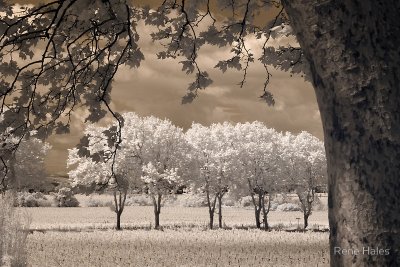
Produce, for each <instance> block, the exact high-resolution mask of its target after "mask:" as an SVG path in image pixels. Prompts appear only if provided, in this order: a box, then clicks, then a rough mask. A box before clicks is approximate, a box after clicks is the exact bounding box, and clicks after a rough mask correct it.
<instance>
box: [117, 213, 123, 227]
mask: <svg viewBox="0 0 400 267" xmlns="http://www.w3.org/2000/svg"><path fill="white" fill-rule="evenodd" d="M121 214H122V212H117V230H121Z"/></svg>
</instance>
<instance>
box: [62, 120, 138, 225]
mask: <svg viewBox="0 0 400 267" xmlns="http://www.w3.org/2000/svg"><path fill="white" fill-rule="evenodd" d="M110 128H112V127H110ZM110 128H106V127H99V126H95V125H89V126H88V127H86V130H85V132H84V135H85V138H86V140H87V142H86V144H87V146H86V147H84V148H83V149H85V150H86V153H85V154H84V155H83V154H81V153H79V150H78V149H77V148H74V149H70V150H69V155H68V162H67V164H68V166H69V167H70V168H71V170H70V171H69V173H68V174H69V177H70V179H72V185H73V186H85V187H90V188H93V189H95V188H96V187H99V188H101V189H104V188H105V187H110V188H111V189H112V191H113V199H114V208H113V210H114V212H115V213H116V220H117V221H116V229H117V230H120V229H121V215H122V212H123V211H124V208H125V201H126V196H127V193H128V190H129V189H131V188H134V187H135V186H137V184H138V183H137V180H136V179H135V178H136V177H137V176H138V175H139V174H138V166H139V165H138V164H137V163H136V162H135V160H134V159H132V158H131V157H128V156H127V155H126V154H125V153H124V152H125V151H124V150H121V151H120V153H118V154H116V160H115V161H113V160H111V155H112V152H111V149H110V148H109V147H108V145H107V142H108V139H107V133H109V129H110ZM113 164H114V166H111V165H113ZM112 170H113V171H112Z"/></svg>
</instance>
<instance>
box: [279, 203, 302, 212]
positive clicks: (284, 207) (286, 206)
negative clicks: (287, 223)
mask: <svg viewBox="0 0 400 267" xmlns="http://www.w3.org/2000/svg"><path fill="white" fill-rule="evenodd" d="M276 210H277V211H300V210H301V209H300V207H299V205H296V204H293V203H284V204H281V205H279V206H278V207H277V208H276Z"/></svg>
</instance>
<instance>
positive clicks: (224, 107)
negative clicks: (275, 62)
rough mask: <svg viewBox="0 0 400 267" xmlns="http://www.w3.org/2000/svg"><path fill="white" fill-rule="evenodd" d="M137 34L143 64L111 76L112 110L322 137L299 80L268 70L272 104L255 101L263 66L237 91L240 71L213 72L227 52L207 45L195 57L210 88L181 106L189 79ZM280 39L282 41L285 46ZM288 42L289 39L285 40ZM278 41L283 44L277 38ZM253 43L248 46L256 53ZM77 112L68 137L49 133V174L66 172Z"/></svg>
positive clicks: (77, 129)
mask: <svg viewBox="0 0 400 267" xmlns="http://www.w3.org/2000/svg"><path fill="white" fill-rule="evenodd" d="M140 28H142V31H143V32H140V34H141V41H140V45H141V49H142V52H143V53H144V56H145V60H144V61H143V62H142V64H141V67H140V68H138V69H129V68H125V67H124V68H121V69H120V71H119V72H118V74H117V76H116V77H115V81H114V83H113V91H112V107H113V108H114V109H115V110H116V111H118V112H128V111H133V112H136V113H138V114H139V115H142V116H148V115H154V116H157V117H160V118H168V119H170V120H171V121H172V122H173V123H174V124H176V125H178V126H180V127H183V128H184V129H187V128H189V127H190V125H191V124H192V122H197V123H201V124H203V125H210V124H211V123H215V122H223V121H230V122H233V123H235V122H246V121H249V122H251V121H255V120H258V121H262V122H264V123H265V124H266V125H267V126H269V127H272V128H275V129H277V130H278V131H291V132H294V133H297V132H300V131H303V130H305V131H308V132H310V133H312V134H314V135H315V136H317V137H319V138H320V139H322V136H323V134H322V125H321V119H320V115H319V111H318V107H317V103H316V98H315V94H314V90H313V88H312V86H311V84H310V83H308V82H306V81H304V79H303V78H302V77H300V76H293V77H291V76H290V74H289V73H285V72H282V71H277V70H274V69H272V68H271V69H270V72H271V73H272V77H271V81H270V84H269V85H268V88H269V90H270V91H271V92H272V93H273V95H274V97H275V101H276V104H275V106H273V107H269V106H268V105H267V104H266V103H265V102H263V101H261V100H260V99H259V96H260V95H261V94H262V88H263V83H264V79H265V77H266V74H265V70H264V68H263V66H262V65H261V64H259V63H255V64H254V65H251V66H250V69H249V73H248V76H247V80H246V83H245V86H244V87H243V88H240V86H239V85H238V83H239V82H240V81H241V79H242V73H241V72H240V71H229V70H228V71H227V72H226V73H224V74H223V73H222V72H221V71H219V70H217V69H214V68H213V66H215V65H216V63H217V62H218V59H227V58H229V49H228V48H217V47H207V48H206V49H204V51H203V52H202V53H201V54H200V61H199V62H200V66H201V67H202V68H203V70H207V71H208V72H209V74H210V76H211V78H212V79H213V81H214V82H213V84H212V85H211V86H210V87H209V88H207V89H206V90H203V91H201V92H200V94H199V97H198V98H196V99H195V100H194V102H193V103H191V104H181V99H182V96H184V95H185V93H186V88H187V86H188V84H189V83H190V82H192V81H193V79H194V77H193V75H186V74H185V73H184V72H182V71H181V65H180V64H179V63H178V62H179V59H177V60H158V59H157V56H156V52H157V51H160V46H159V45H155V44H153V43H152V42H151V40H150V37H149V36H148V35H146V31H145V30H144V27H139V29H140ZM284 41H285V40H283V42H284ZM289 41H290V40H289ZM280 42H282V40H280ZM258 45H259V44H257V42H256V41H255V40H253V41H251V42H250V43H249V46H250V47H251V48H253V52H255V54H257V51H256V47H257V46H258ZM82 112H83V113H84V111H77V112H76V113H75V118H74V120H73V122H72V125H71V126H72V127H71V133H70V134H68V135H54V136H52V137H51V138H50V139H49V142H50V143H51V145H52V147H53V148H52V150H51V151H50V153H49V155H48V157H47V160H46V166H47V169H48V171H49V173H50V174H65V173H66V172H67V169H66V163H65V162H66V158H67V153H68V152H67V149H68V148H72V147H74V146H75V145H76V144H77V143H78V142H79V139H80V137H81V134H82V131H83V129H84V122H83V117H85V116H82Z"/></svg>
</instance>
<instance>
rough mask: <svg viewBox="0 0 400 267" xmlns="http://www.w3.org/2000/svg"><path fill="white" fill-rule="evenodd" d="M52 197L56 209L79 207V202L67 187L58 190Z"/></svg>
mask: <svg viewBox="0 0 400 267" xmlns="http://www.w3.org/2000/svg"><path fill="white" fill-rule="evenodd" d="M53 196H54V201H55V203H56V206H57V207H79V201H78V200H77V199H76V197H75V196H74V193H73V192H72V190H71V189H70V188H68V187H63V188H60V189H59V190H58V192H57V193H53Z"/></svg>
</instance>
